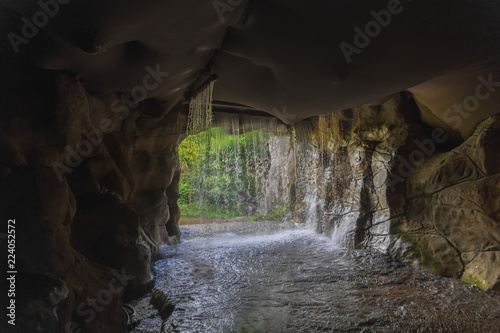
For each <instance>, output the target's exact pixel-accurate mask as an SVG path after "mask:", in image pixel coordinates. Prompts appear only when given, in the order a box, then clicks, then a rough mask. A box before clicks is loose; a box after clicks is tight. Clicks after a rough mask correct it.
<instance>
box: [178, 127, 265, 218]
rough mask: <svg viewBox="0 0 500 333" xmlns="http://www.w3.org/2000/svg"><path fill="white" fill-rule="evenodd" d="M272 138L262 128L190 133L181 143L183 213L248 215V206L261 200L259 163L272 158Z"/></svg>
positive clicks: (219, 129) (210, 215) (208, 215)
mask: <svg viewBox="0 0 500 333" xmlns="http://www.w3.org/2000/svg"><path fill="white" fill-rule="evenodd" d="M263 140H264V141H265V142H266V144H261V143H262V141H263ZM268 140H269V136H268V135H267V134H264V133H263V132H262V131H253V132H249V133H246V134H243V135H239V136H237V135H236V136H235V135H232V134H228V133H226V132H225V131H224V130H223V129H221V128H212V129H210V130H208V131H204V132H201V133H199V134H197V135H192V136H188V137H187V138H186V139H185V140H184V141H183V142H182V143H181V144H180V145H179V162H180V167H181V171H182V175H181V179H180V184H179V193H180V198H179V204H180V205H181V213H182V215H183V216H207V217H215V216H217V217H226V216H227V217H231V216H237V215H244V214H245V211H244V210H245V207H247V206H248V205H250V204H255V203H256V201H257V200H256V193H258V190H259V186H261V185H260V182H258V181H256V179H257V178H258V177H257V174H256V172H257V169H258V163H262V161H265V160H266V159H269V149H268V146H267V142H268ZM190 194H191V205H190V204H189V203H190Z"/></svg>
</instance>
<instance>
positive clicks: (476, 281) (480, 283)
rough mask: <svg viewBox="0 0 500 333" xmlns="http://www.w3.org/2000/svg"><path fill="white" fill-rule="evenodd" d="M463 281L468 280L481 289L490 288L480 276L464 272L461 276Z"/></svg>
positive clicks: (467, 281)
mask: <svg viewBox="0 0 500 333" xmlns="http://www.w3.org/2000/svg"><path fill="white" fill-rule="evenodd" d="M460 280H462V281H463V282H466V283H468V284H470V285H473V286H474V287H478V288H479V289H482V290H484V291H486V290H487V289H488V288H487V287H486V285H485V284H484V282H483V281H481V280H480V279H479V278H477V277H475V276H472V275H470V274H467V273H464V274H463V275H462V277H461V278H460Z"/></svg>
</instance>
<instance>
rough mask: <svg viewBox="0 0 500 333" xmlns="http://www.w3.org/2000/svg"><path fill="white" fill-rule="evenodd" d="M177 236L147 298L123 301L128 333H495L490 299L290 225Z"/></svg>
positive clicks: (233, 225) (189, 228)
mask: <svg viewBox="0 0 500 333" xmlns="http://www.w3.org/2000/svg"><path fill="white" fill-rule="evenodd" d="M191 222H192V221H191ZM181 230H182V233H183V237H182V242H181V243H180V244H179V245H177V246H176V247H171V246H165V247H163V248H162V251H161V255H162V257H161V259H159V260H158V261H157V262H156V263H155V271H156V282H155V289H154V291H153V298H151V295H148V296H147V297H145V298H143V299H141V300H137V301H135V302H133V303H131V305H132V306H133V307H134V308H135V311H136V312H135V315H133V316H131V323H132V325H130V328H131V329H133V330H132V332H133V333H149V332H151V333H153V332H155V333H158V332H204V333H209V332H273V333H274V332H289V333H292V332H500V328H499V326H498V323H499V322H500V297H499V296H495V295H491V294H487V293H485V292H483V291H481V290H479V289H477V288H475V287H473V286H470V285H468V284H465V283H464V282H462V281H459V280H456V279H451V278H444V277H441V276H438V275H436V274H434V273H432V272H429V271H427V270H425V269H422V268H418V267H415V266H414V265H411V264H410V263H403V262H400V261H397V260H394V259H391V258H389V257H387V256H385V255H383V254H380V253H376V252H371V251H357V250H356V251H354V250H350V251H349V250H345V249H342V248H340V247H339V246H338V245H336V244H334V243H333V242H332V240H331V239H329V238H327V237H324V236H321V235H317V234H315V233H313V232H311V231H309V230H304V229H301V228H297V227H296V226H295V225H293V224H290V223H276V222H230V223H209V224H198V225H197V224H189V225H184V226H181ZM165 295H166V296H165ZM151 299H153V301H152V302H153V303H155V305H156V307H155V306H153V305H151V304H150V300H151ZM157 308H158V309H160V311H159V310H158V309H157ZM162 317H163V318H162Z"/></svg>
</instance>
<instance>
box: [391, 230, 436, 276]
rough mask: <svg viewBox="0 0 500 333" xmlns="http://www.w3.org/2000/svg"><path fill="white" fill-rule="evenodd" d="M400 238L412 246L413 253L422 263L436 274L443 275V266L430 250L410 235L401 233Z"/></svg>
mask: <svg viewBox="0 0 500 333" xmlns="http://www.w3.org/2000/svg"><path fill="white" fill-rule="evenodd" d="M399 237H400V238H401V240H403V241H404V242H407V243H410V244H411V245H412V248H413V251H414V252H415V254H416V255H417V256H418V257H419V258H420V262H421V263H422V264H423V265H424V266H426V267H429V268H430V269H431V270H432V271H433V272H434V273H437V274H441V273H442V271H443V268H442V265H441V264H440V263H438V262H436V261H435V260H434V258H433V257H432V256H431V255H430V254H429V252H428V250H427V249H426V248H425V247H424V246H423V245H422V244H421V243H420V242H419V241H418V240H417V238H416V237H415V236H414V235H412V234H409V233H406V232H400V234H399Z"/></svg>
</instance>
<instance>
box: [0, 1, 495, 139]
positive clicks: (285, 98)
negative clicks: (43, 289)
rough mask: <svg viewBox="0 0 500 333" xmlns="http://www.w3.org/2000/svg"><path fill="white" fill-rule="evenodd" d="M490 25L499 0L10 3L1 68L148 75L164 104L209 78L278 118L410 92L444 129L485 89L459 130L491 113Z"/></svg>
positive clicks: (118, 81)
mask: <svg viewBox="0 0 500 333" xmlns="http://www.w3.org/2000/svg"><path fill="white" fill-rule="evenodd" d="M42 4H43V5H42ZM44 6H45V7H46V8H45V9H44ZM51 6H52V7H51ZM40 11H45V12H46V13H48V15H47V16H49V18H48V20H47V22H44V20H43V17H42V16H38V17H37V16H36V15H37V13H39V12H40ZM381 13H386V14H387V13H390V17H387V15H386V16H384V15H383V14H381ZM377 15H378V16H379V21H377V19H376V16H377ZM26 20H27V21H29V22H30V23H33V22H34V20H38V25H40V27H39V28H37V29H36V30H38V31H36V32H34V31H28V30H29V29H28V30H26V29H27V28H26V27H25V25H26ZM389 21H390V22H389ZM370 22H372V24H371V25H370ZM375 22H378V23H376V24H374V23H375ZM367 24H368V25H367ZM358 28H359V30H356V29H358ZM499 28H500V2H498V1H487V0H480V1H469V0H440V1H436V0H433V1H430V0H427V1H426V0H420V1H411V0H401V1H395V0H390V1H366V0H364V1H361V0H358V1H338V0H337V1H332V0H330V1H326V0H323V1H321V0H317V1H304V0H302V1H299V0H253V1H252V0H246V1H245V0H215V1H214V0H182V1H180V0H177V1H158V0H148V1H144V0H127V1H124V0H92V1H90V0H89V1H79V0H59V1H58V2H56V1H55V0H42V1H41V2H37V1H26V0H16V1H9V0H7V1H1V29H2V33H3V34H4V36H6V37H4V38H3V39H2V45H1V47H2V55H1V56H2V58H3V61H2V69H1V70H2V72H3V73H8V72H9V71H18V70H19V66H30V67H38V68H41V69H46V70H51V71H62V72H64V73H67V74H70V75H73V76H75V77H77V78H78V79H79V80H80V82H81V83H82V85H83V86H84V87H85V89H86V90H87V92H88V93H90V94H92V95H95V96H105V95H108V94H113V93H117V92H118V93H120V92H128V91H131V90H132V89H133V88H134V87H135V86H137V85H138V84H140V83H141V82H143V80H144V76H145V73H147V72H148V70H149V71H151V70H152V71H156V72H157V73H161V75H163V76H162V80H161V84H160V86H159V87H157V88H155V89H154V91H150V92H149V93H148V95H147V96H145V97H144V98H153V99H156V100H158V101H160V102H161V103H162V105H163V107H164V108H165V109H166V110H169V109H172V108H174V107H175V106H176V105H178V104H179V103H183V102H186V96H189V93H190V92H192V91H193V90H194V89H196V87H197V85H198V86H199V85H200V84H202V83H203V82H204V80H206V78H207V77H208V76H209V75H210V74H211V73H216V74H218V75H219V80H218V82H217V84H216V89H215V92H214V100H215V101H216V104H217V103H221V104H224V103H226V104H227V103H229V104H230V105H233V104H234V105H243V106H246V107H248V109H246V110H256V111H263V112H266V113H269V114H272V115H275V116H277V117H278V118H280V119H281V120H283V121H284V122H286V123H294V122H297V121H300V120H302V119H305V118H308V117H311V116H315V115H319V114H324V113H330V112H337V111H341V110H344V109H348V108H353V107H356V106H361V105H366V104H370V103H378V102H381V101H384V100H385V99H387V98H388V97H390V96H391V95H393V94H395V93H398V92H401V91H408V93H409V94H410V95H411V96H413V97H414V99H415V100H416V102H417V104H418V105H419V106H420V109H421V110H425V112H424V114H423V115H422V119H423V120H424V122H427V123H429V124H430V125H432V126H444V127H447V126H448V127H450V126H449V125H450V120H451V122H452V123H453V121H452V120H453V117H452V116H456V114H455V113H450V111H448V110H450V109H451V108H453V106H454V105H455V104H463V103H464V100H465V99H466V98H467V96H471V95H472V96H474V95H475V94H477V93H478V87H479V86H480V85H483V87H482V88H479V93H480V96H487V98H482V99H480V105H479V106H477V107H475V106H474V105H472V106H471V107H470V108H473V109H474V110H473V111H466V112H465V115H462V116H461V117H462V118H464V119H466V120H467V121H460V122H456V124H455V125H456V126H455V127H456V128H457V129H458V131H459V132H460V134H461V135H462V136H463V137H466V136H468V135H470V133H471V132H472V131H473V129H474V128H475V126H476V125H477V124H478V123H479V122H480V121H481V120H483V119H485V118H486V117H488V116H490V115H492V114H495V113H497V112H498V111H499V108H498V105H500V93H496V94H495V90H497V89H499V88H498V85H500V84H497V83H496V82H500V77H499V75H498V73H499V71H498V69H499V66H500V65H499V59H500V29H499ZM23 29H24V30H25V31H23ZM367 29H368V30H367ZM370 29H371V30H370ZM358 31H362V32H363V33H364V34H365V35H366V36H367V37H368V38H364V39H363V38H361V39H360V37H359V34H358ZM12 33H14V34H15V35H16V36H17V37H15V36H14V35H13V34H12ZM26 33H28V35H29V36H27V35H26ZM9 34H10V35H9ZM369 35H371V36H372V37H370V36H369ZM9 36H10V38H9ZM18 37H20V38H21V39H19V38H18ZM13 64H14V65H13ZM166 73H168V74H166ZM4 77H9V75H4ZM481 78H482V80H481ZM5 80H6V79H3V82H2V84H3V85H4V86H5V85H8V84H9V83H8V82H5ZM485 81H486V83H487V82H489V85H488V84H486V83H485ZM481 89H482V90H481ZM469 102H470V101H469ZM235 110H238V108H235ZM447 111H448V114H447V113H446V112H447Z"/></svg>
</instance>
